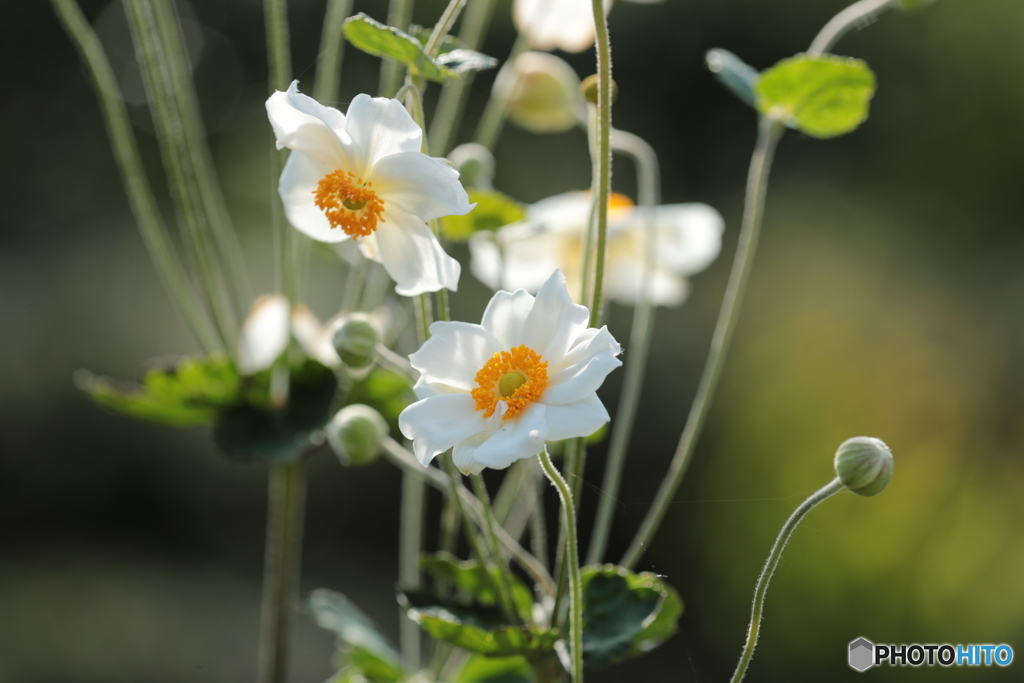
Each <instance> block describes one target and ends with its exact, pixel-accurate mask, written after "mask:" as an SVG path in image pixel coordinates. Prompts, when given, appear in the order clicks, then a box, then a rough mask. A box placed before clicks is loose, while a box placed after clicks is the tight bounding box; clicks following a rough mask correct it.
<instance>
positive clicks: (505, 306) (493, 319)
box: [480, 289, 534, 349]
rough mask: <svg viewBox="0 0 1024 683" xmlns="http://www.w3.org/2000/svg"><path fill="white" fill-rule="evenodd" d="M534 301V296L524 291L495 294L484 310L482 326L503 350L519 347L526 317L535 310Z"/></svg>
mask: <svg viewBox="0 0 1024 683" xmlns="http://www.w3.org/2000/svg"><path fill="white" fill-rule="evenodd" d="M533 301H534V299H533V295H531V294H530V293H529V292H527V291H526V290H523V289H517V290H516V291H514V292H505V291H500V292H495V293H494V296H493V297H491V300H490V302H489V303H488V304H487V308H486V309H485V310H484V317H483V319H482V320H481V321H480V326H481V327H483V328H484V329H485V330H487V331H488V332H490V333H491V334H492V335H494V338H495V339H497V340H498V341H499V342H500V343H501V345H502V348H504V349H511V348H512V347H514V346H519V335H520V333H521V332H522V330H523V323H524V322H526V316H528V315H529V314H530V311H531V310H533Z"/></svg>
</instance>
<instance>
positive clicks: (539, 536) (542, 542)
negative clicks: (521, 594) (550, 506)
mask: <svg viewBox="0 0 1024 683" xmlns="http://www.w3.org/2000/svg"><path fill="white" fill-rule="evenodd" d="M539 484H540V480H538V481H536V482H531V483H530V486H532V487H533V499H534V505H533V507H532V508H531V509H530V550H532V551H533V554H534V556H535V557H536V558H537V561H538V562H540V563H541V564H542V565H544V566H545V567H546V566H547V565H548V525H547V520H546V519H545V517H544V501H543V499H542V497H541V495H540V491H539V490H538V489H537V486H538V485H539Z"/></svg>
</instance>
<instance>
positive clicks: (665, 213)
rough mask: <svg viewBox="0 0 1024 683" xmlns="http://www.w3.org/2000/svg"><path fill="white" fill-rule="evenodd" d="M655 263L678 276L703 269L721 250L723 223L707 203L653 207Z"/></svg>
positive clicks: (719, 215) (720, 217)
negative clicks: (656, 232) (655, 230)
mask: <svg viewBox="0 0 1024 683" xmlns="http://www.w3.org/2000/svg"><path fill="white" fill-rule="evenodd" d="M656 225H657V226H658V235H657V241H658V244H657V246H658V262H659V263H661V264H664V265H665V266H667V267H669V268H671V269H672V270H674V271H675V272H677V273H679V274H680V275H692V274H694V273H698V272H700V271H702V270H704V269H705V268H707V267H708V266H709V265H710V264H711V262H712V261H714V260H715V258H716V257H717V256H718V252H719V251H721V249H722V231H723V229H724V227H725V222H724V221H723V220H722V216H721V214H719V213H718V212H717V211H715V209H713V208H712V207H710V206H708V205H707V204H669V205H667V206H659V207H658V209H657V223H656Z"/></svg>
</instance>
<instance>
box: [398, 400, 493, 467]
mask: <svg viewBox="0 0 1024 683" xmlns="http://www.w3.org/2000/svg"><path fill="white" fill-rule="evenodd" d="M480 415H481V413H480V412H478V411H477V410H476V408H475V402H474V401H473V397H472V396H470V395H469V394H442V395H440V396H432V397H430V398H425V399H423V400H422V401H417V402H416V403H413V404H412V405H411V406H409V407H407V408H406V409H405V410H403V411H402V413H401V415H399V416H398V426H399V428H400V429H401V430H402V434H403V435H404V436H405V438H407V439H412V448H413V453H414V454H415V455H416V459H417V460H419V461H420V462H421V463H422V464H423V466H424V467H425V466H427V465H429V464H430V461H431V460H433V459H434V457H435V456H436V455H437V454H438V453H444V452H445V451H446V450H448V449H449V448H451V447H452V446H454V445H455V444H456V443H458V442H459V441H462V440H463V439H467V438H469V437H471V436H474V435H476V434H479V433H480V432H482V431H484V423H483V420H482V419H481V417H480Z"/></svg>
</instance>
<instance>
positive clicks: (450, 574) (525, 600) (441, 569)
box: [420, 552, 533, 620]
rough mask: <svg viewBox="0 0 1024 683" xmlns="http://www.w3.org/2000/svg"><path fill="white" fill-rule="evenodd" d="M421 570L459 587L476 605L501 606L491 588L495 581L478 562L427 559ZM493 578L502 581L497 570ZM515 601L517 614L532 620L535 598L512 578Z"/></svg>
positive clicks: (443, 555) (448, 557)
mask: <svg viewBox="0 0 1024 683" xmlns="http://www.w3.org/2000/svg"><path fill="white" fill-rule="evenodd" d="M420 567H422V569H423V571H425V572H426V573H428V574H430V575H431V576H433V577H435V578H437V579H441V580H443V581H447V582H448V583H451V584H453V585H455V586H456V587H457V588H458V589H459V590H460V591H462V592H464V593H465V594H466V595H468V596H471V597H472V598H474V599H475V601H476V602H479V603H481V604H483V605H487V606H496V605H498V596H496V595H495V594H494V590H493V589H492V588H491V581H489V580H488V579H487V574H486V572H485V570H484V568H483V567H481V566H480V563H479V562H477V561H476V560H464V561H460V560H459V559H458V558H456V557H455V556H453V555H451V554H450V553H445V552H441V553H437V554H434V555H423V556H422V557H421V558H420ZM492 576H493V578H495V579H496V578H497V577H498V572H497V570H494V571H492ZM508 578H509V580H510V582H511V590H512V601H513V602H514V603H515V608H516V612H518V613H519V616H520V618H522V619H523V620H527V619H530V617H531V615H532V613H533V594H532V593H531V592H530V589H529V588H527V587H526V586H524V585H523V583H522V581H520V580H519V579H518V578H517V577H516V576H515V575H510V576H509V577H508Z"/></svg>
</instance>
